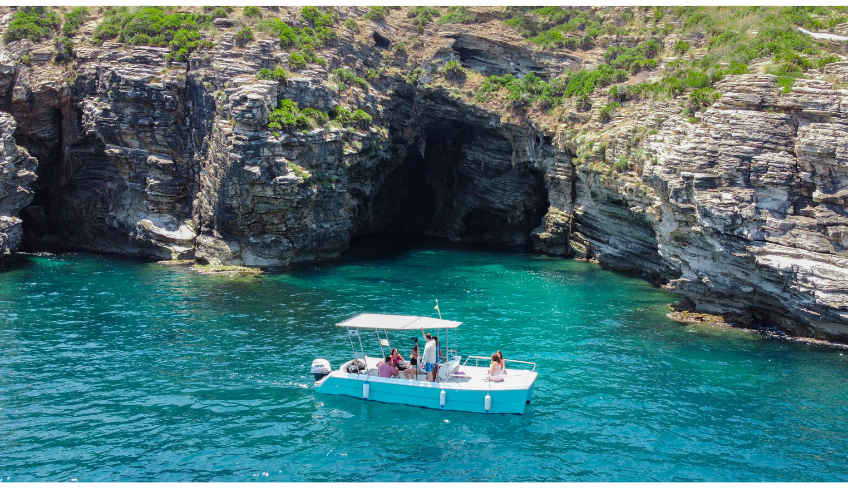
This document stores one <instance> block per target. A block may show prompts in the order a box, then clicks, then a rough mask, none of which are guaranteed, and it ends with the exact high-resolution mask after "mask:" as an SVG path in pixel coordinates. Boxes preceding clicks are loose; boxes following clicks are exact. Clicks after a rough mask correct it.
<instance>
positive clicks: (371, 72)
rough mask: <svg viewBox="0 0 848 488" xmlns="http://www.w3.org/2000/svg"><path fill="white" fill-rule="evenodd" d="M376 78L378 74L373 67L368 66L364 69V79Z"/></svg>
mask: <svg viewBox="0 0 848 488" xmlns="http://www.w3.org/2000/svg"><path fill="white" fill-rule="evenodd" d="M377 78H379V76H378V75H377V72H376V71H374V68H368V69H367V70H365V79H366V80H368V81H371V80H376V79H377Z"/></svg>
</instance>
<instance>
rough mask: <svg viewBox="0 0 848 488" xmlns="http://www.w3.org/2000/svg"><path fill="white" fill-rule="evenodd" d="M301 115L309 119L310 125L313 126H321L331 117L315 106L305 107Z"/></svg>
mask: <svg viewBox="0 0 848 488" xmlns="http://www.w3.org/2000/svg"><path fill="white" fill-rule="evenodd" d="M300 115H301V116H302V117H305V118H306V119H307V120H308V121H309V127H311V128H316V127H321V126H323V125H324V124H326V123H327V122H328V121H329V120H330V117H329V116H328V115H327V114H326V113H324V112H322V111H320V110H316V109H314V108H305V109H303V110H301V111H300ZM299 127H300V126H299ZM300 128H306V127H300Z"/></svg>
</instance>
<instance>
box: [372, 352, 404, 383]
mask: <svg viewBox="0 0 848 488" xmlns="http://www.w3.org/2000/svg"><path fill="white" fill-rule="evenodd" d="M377 374H378V375H379V376H380V378H391V377H392V376H394V377H395V378H399V377H400V373H399V372H398V369H397V368H396V367H394V365H393V364H392V357H391V356H386V360H385V361H383V362H381V363H380V364H378V365H377Z"/></svg>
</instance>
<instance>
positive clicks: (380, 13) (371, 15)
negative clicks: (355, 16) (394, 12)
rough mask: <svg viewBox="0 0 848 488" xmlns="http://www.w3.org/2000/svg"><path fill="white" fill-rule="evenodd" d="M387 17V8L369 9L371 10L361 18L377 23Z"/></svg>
mask: <svg viewBox="0 0 848 488" xmlns="http://www.w3.org/2000/svg"><path fill="white" fill-rule="evenodd" d="M387 15H389V8H388V7H371V10H369V11H368V13H367V14H365V15H363V18H366V19H368V20H372V21H378V20H384V19H385V18H386V16H387Z"/></svg>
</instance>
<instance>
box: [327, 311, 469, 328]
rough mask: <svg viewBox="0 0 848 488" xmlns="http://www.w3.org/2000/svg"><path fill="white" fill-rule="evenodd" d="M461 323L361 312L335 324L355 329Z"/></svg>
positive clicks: (453, 325) (430, 326)
mask: <svg viewBox="0 0 848 488" xmlns="http://www.w3.org/2000/svg"><path fill="white" fill-rule="evenodd" d="M461 323H462V322H454V321H453V320H441V319H433V318H430V317H415V316H413V315H387V314H381V313H363V314H360V315H357V316H356V317H354V318H352V319H347V320H345V321H344V322H339V323H338V324H336V325H337V326H339V327H351V328H356V329H386V330H415V329H456V328H457V327H459V324H461Z"/></svg>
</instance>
